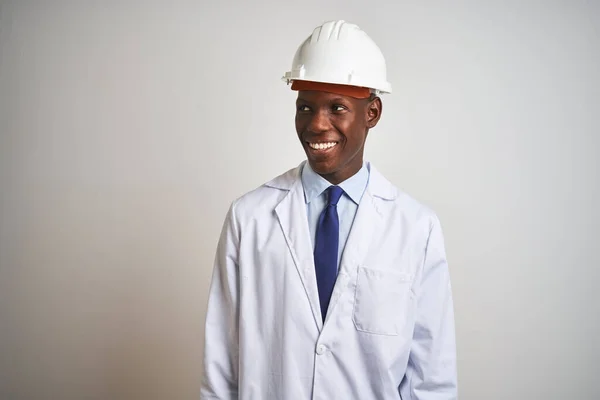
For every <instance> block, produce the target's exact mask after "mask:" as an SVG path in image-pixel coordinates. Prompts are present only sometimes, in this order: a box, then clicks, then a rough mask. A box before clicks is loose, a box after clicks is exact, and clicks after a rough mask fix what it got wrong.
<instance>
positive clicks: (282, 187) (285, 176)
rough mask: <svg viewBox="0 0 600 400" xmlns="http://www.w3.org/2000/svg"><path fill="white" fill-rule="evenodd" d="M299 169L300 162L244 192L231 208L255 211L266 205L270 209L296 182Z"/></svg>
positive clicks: (239, 210) (298, 176)
mask: <svg viewBox="0 0 600 400" xmlns="http://www.w3.org/2000/svg"><path fill="white" fill-rule="evenodd" d="M301 170H302V164H300V165H299V166H296V167H294V168H291V169H289V170H287V171H286V172H284V173H282V174H280V175H278V176H276V177H275V178H273V179H271V180H269V181H267V182H265V183H263V184H262V185H260V186H259V187H257V188H255V189H253V190H251V191H249V192H246V193H244V194H243V195H242V196H240V197H238V198H237V199H236V200H234V202H233V208H234V209H235V210H236V211H237V212H241V213H246V212H248V211H252V212H255V211H259V210H261V209H264V208H268V207H270V208H271V209H272V208H273V207H274V206H275V205H277V204H278V203H279V201H281V199H283V197H284V196H285V195H286V193H287V192H288V191H289V190H291V189H292V188H293V187H294V185H295V184H296V183H297V182H298V180H299V179H300V171H301Z"/></svg>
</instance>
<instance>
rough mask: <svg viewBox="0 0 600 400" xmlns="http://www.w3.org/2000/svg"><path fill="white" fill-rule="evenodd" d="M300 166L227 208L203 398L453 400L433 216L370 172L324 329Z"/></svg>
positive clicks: (445, 299) (452, 357)
mask: <svg viewBox="0 0 600 400" xmlns="http://www.w3.org/2000/svg"><path fill="white" fill-rule="evenodd" d="M302 165H303V164H301V165H300V166H299V167H297V168H294V169H292V170H290V171H288V172H286V173H285V174H283V175H281V176H279V177H277V178H275V179H274V180H272V181H271V182H269V183H266V184H265V185H263V186H261V187H259V188H258V189H256V190H254V191H252V192H250V193H248V194H246V195H244V196H242V197H241V198H240V199H238V200H237V201H235V202H234V203H233V204H232V206H231V208H230V209H229V212H228V214H227V217H226V220H225V224H224V226H223V231H222V234H221V238H220V240H219V244H218V248H217V255H216V260H215V266H214V273H213V279H212V284H211V287H210V294H209V302H208V311H207V316H206V335H205V351H204V376H203V381H202V388H201V398H202V399H238V398H239V399H244V400H251V399H252V400H267V399H276V400H294V399H298V400H308V399H319V400H332V399H343V400H350V399H360V400H367V399H403V400H409V399H421V400H433V399H440V400H441V399H443V400H449V399H455V398H456V397H457V383H456V354H455V353H456V351H455V337H454V315H453V306H452V294H451V288H450V278H449V272H448V265H447V262H446V256H445V251H444V243H443V237H442V232H441V228H440V224H439V221H438V219H437V217H436V215H435V214H434V213H433V212H432V211H431V210H429V209H428V208H426V207H424V206H423V205H421V204H419V203H418V202H417V201H416V200H414V199H412V198H411V197H409V196H408V195H406V194H405V193H403V192H401V191H399V190H398V189H396V188H395V187H394V186H393V185H392V184H391V183H390V182H388V181H387V180H386V179H385V178H384V177H383V176H382V175H381V174H379V173H378V172H377V171H376V170H375V168H374V167H373V166H371V165H370V164H367V165H368V167H369V170H370V178H369V183H368V185H367V189H366V190H365V194H364V196H363V198H362V200H361V202H360V205H359V207H358V210H357V213H356V217H355V220H354V224H353V226H352V229H351V231H350V235H349V237H348V242H347V244H346V248H345V250H344V253H343V256H342V260H341V264H340V270H339V274H338V278H337V281H336V284H335V288H334V290H333V294H332V296H331V301H330V305H329V310H328V312H327V319H326V321H325V323H324V324H323V322H322V318H321V311H320V308H319V296H318V290H317V283H316V277H315V267H314V260H313V250H312V244H311V239H310V234H309V227H308V222H307V216H306V203H305V201H304V192H303V187H302V182H301V170H302Z"/></svg>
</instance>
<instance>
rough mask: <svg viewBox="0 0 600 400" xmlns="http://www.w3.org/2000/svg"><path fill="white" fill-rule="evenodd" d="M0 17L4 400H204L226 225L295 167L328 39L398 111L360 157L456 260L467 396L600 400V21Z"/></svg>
mask: <svg viewBox="0 0 600 400" xmlns="http://www.w3.org/2000/svg"><path fill="white" fill-rule="evenodd" d="M117 3H118V2H110V1H108V2H92V1H85V2H58V1H54V2H41V1H40V2H31V1H13V2H6V1H3V2H1V3H0V185H1V186H0V399H2V400H4V399H11V400H12V399H19V400H20V399H64V400H70V399H111V400H117V399H196V398H198V396H199V385H200V382H199V378H200V375H201V359H202V343H203V322H204V315H205V309H206V300H207V290H208V286H209V279H210V276H211V270H212V262H213V257H214V249H215V245H216V242H217V238H218V234H219V231H220V228H221V224H222V221H223V218H224V216H225V212H226V210H227V208H228V206H229V204H230V202H231V201H232V200H233V199H234V198H236V197H238V196H240V195H241V194H243V193H244V192H246V191H249V190H251V189H253V188H255V187H256V186H258V185H260V184H261V183H263V182H265V181H267V180H269V179H270V178H272V177H274V176H276V175H278V174H279V173H281V172H283V171H285V170H287V169H289V168H292V167H294V166H296V165H297V164H298V163H299V162H300V161H302V159H303V156H304V154H303V151H302V149H301V147H300V145H299V144H298V143H297V138H296V135H295V130H294V124H293V118H294V99H295V95H294V93H292V92H291V91H290V90H289V88H288V87H286V85H285V83H283V82H282V81H280V77H281V76H282V75H283V73H284V72H285V71H286V70H287V69H288V68H289V67H290V64H291V60H292V56H293V54H294V52H295V50H296V48H297V46H298V45H299V44H300V43H301V41H302V40H304V39H305V38H306V37H307V36H308V35H309V34H310V32H311V31H312V29H313V28H314V27H315V26H317V25H319V24H321V23H322V22H323V21H326V20H329V19H345V20H348V21H351V22H355V23H357V24H358V25H360V26H361V27H362V28H363V29H365V30H366V31H367V32H368V33H369V35H370V36H371V37H372V38H373V39H374V40H375V41H376V42H377V43H378V44H379V46H380V47H381V49H382V51H383V52H384V54H385V56H386V59H387V63H388V70H389V80H390V81H391V82H392V84H393V88H394V93H393V94H392V95H390V96H386V97H385V98H384V112H383V118H382V121H381V122H380V124H379V126H377V128H376V129H374V130H373V131H372V132H371V133H370V137H369V140H368V142H367V157H368V159H369V160H370V161H372V162H373V163H374V164H375V165H376V166H377V168H378V169H379V170H380V171H382V172H383V173H384V175H385V176H386V177H387V178H388V179H390V180H391V181H392V182H393V183H394V184H396V185H397V186H398V187H400V188H401V189H403V190H405V191H407V192H408V193H410V194H411V195H413V196H414V197H416V198H417V199H419V200H421V201H422V202H424V203H426V204H428V205H429V206H431V207H432V208H433V209H434V210H435V211H436V212H437V213H438V214H439V216H440V219H441V221H442V225H443V228H444V232H445V237H446V245H447V251H448V258H449V262H450V268H451V275H452V280H453V290H454V298H455V308H456V324H457V340H458V365H459V386H460V397H461V399H465V400H480V399H485V400H495V399H498V400H499V399H512V400H520V399H545V400H548V399H567V398H568V399H578V400H586V399H598V398H600V385H598V383H597V372H598V365H599V363H600V344H599V338H600V321H599V318H600V301H599V297H598V282H599V281H600V273H599V269H600V256H599V254H600V253H599V252H598V251H597V250H596V249H597V246H598V242H599V240H598V239H599V236H600V235H599V234H598V232H599V229H600V211H599V207H598V204H599V200H600V198H599V194H600V178H599V177H598V176H597V175H598V173H599V172H600V171H599V169H600V168H599V165H598V158H597V155H598V152H599V150H600V140H599V133H600V132H599V128H598V127H599V124H598V118H599V117H600V80H599V73H600V55H599V53H600V38H599V35H600V33H599V32H600V30H599V26H600V2H598V1H566V0H565V1H470V2H466V1H455V2H446V1H430V2H422V1H385V2H365V1H343V2H341V1H320V0H306V1H303V2H283V1H262V2H258V1H255V2H242V1H239V2H227V1H219V2H200V1H198V2H192V1H189V2H163V3H162V4H161V3H159V2H144V3H142V2H120V3H121V4H117Z"/></svg>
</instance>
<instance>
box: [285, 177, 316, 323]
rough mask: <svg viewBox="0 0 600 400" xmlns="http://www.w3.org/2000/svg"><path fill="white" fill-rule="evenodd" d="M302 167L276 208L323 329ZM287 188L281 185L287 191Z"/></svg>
mask: <svg viewBox="0 0 600 400" xmlns="http://www.w3.org/2000/svg"><path fill="white" fill-rule="evenodd" d="M301 171H302V165H301V166H300V167H298V169H297V174H296V175H295V177H293V178H292V177H290V182H289V188H288V189H289V190H288V193H287V194H286V195H285V197H284V198H283V200H281V202H279V204H278V205H277V206H276V207H275V213H276V214H277V218H278V220H279V224H280V225H281V229H282V231H283V235H284V236H285V241H286V243H287V246H288V248H289V250H290V253H291V255H292V259H293V260H294V264H296V269H297V270H298V275H299V276H300V280H301V281H302V284H303V286H304V290H305V292H306V295H307V297H308V302H309V303H310V308H311V310H312V313H313V316H314V319H315V323H316V324H317V327H318V328H319V330H321V328H322V326H323V322H322V321H323V320H322V318H321V309H320V306H319V292H318V288H317V283H316V282H317V278H316V274H315V262H314V258H313V248H312V243H311V240H310V232H309V229H308V218H307V215H306V202H305V200H304V190H303V187H302V181H301V178H300V172H301ZM282 186H284V185H279V187H280V188H283V187H282Z"/></svg>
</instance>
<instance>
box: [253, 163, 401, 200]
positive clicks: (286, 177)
mask: <svg viewBox="0 0 600 400" xmlns="http://www.w3.org/2000/svg"><path fill="white" fill-rule="evenodd" d="M305 163H306V161H303V162H301V163H300V165H298V166H297V167H296V168H293V169H291V170H289V171H287V172H286V173H284V174H282V175H279V176H278V177H276V178H275V179H273V180H271V181H269V182H267V183H266V184H265V186H268V187H271V188H275V189H281V190H291V189H292V188H293V187H294V186H295V185H297V184H302V176H301V174H302V168H303V167H304V164H305ZM367 168H368V169H369V173H370V175H369V183H368V184H367V190H368V191H369V192H370V193H371V194H372V195H373V196H375V197H379V198H381V199H384V200H395V199H396V197H397V196H398V191H397V189H396V188H395V187H394V185H392V183H391V182H390V181H388V180H387V179H386V178H385V177H384V176H383V175H381V174H380V173H379V171H377V169H376V168H375V167H374V166H373V164H371V163H370V162H367Z"/></svg>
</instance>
